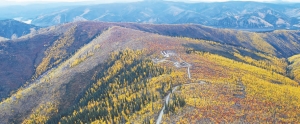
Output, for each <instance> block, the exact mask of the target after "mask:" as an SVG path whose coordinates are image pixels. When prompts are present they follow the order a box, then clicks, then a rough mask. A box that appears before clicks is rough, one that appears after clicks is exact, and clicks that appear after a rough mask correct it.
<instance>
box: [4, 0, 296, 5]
mask: <svg viewBox="0 0 300 124" xmlns="http://www.w3.org/2000/svg"><path fill="white" fill-rule="evenodd" d="M136 1H142V0H0V4H2V5H13V4H30V3H46V2H96V3H114V2H136ZM168 1H182V2H224V1H257V2H300V0H168Z"/></svg>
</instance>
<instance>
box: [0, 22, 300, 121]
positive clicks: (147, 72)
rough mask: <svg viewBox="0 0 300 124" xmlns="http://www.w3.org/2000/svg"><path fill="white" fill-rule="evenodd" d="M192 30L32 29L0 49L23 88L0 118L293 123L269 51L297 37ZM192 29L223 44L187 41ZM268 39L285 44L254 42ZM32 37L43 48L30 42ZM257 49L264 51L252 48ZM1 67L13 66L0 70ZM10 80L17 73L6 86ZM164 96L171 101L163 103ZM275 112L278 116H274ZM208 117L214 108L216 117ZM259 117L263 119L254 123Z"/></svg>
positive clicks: (287, 87)
mask: <svg viewBox="0 0 300 124" xmlns="http://www.w3.org/2000/svg"><path fill="white" fill-rule="evenodd" d="M193 27H195V25H147V24H135V23H101V22H76V23H68V24H64V25H61V26H55V27H49V28H46V29H41V30H40V31H39V33H40V34H37V35H34V36H32V37H24V38H21V39H18V40H16V41H13V42H12V41H5V42H0V43H1V47H2V48H3V51H2V53H1V57H5V56H8V55H10V56H12V57H11V58H12V60H14V61H16V62H13V63H12V62H11V61H10V62H9V61H8V60H9V59H8V60H7V59H3V60H7V61H0V62H1V64H2V65H4V66H1V67H11V68H14V69H16V70H17V69H18V68H22V69H23V68H25V69H26V70H27V71H26V72H25V71H24V72H19V73H18V74H16V73H14V74H11V79H7V80H8V81H11V82H13V83H18V82H20V83H19V85H22V83H25V81H29V82H28V84H27V85H24V86H23V87H22V88H19V89H18V90H17V91H16V92H15V93H13V94H12V95H11V96H9V97H7V98H6V99H4V100H3V101H1V103H0V111H1V112H0V121H1V122H3V123H22V122H23V123H31V122H35V123H45V122H47V123H58V122H61V123H81V122H83V123H93V122H94V123H103V122H107V123H118V122H131V123H143V122H145V123H146V122H155V121H156V119H157V117H158V113H159V111H160V110H161V109H162V107H163V106H164V105H165V110H166V113H165V114H164V116H163V119H162V121H166V122H167V123H168V122H169V121H168V118H169V117H170V118H171V117H172V116H175V117H179V116H180V117H181V118H182V120H177V122H179V121H182V122H184V119H186V120H188V121H187V122H192V121H200V122H202V121H205V120H207V119H209V120H210V122H215V123H217V122H222V121H224V120H222V119H221V118H220V116H222V115H227V116H224V117H226V121H227V122H229V123H234V122H243V121H244V122H253V120H254V119H253V118H256V119H257V120H256V121H257V122H258V123H259V122H262V121H264V122H265V121H266V122H273V121H276V122H278V123H292V122H294V123H298V122H299V118H300V117H299V115H297V113H299V110H300V109H298V108H299V104H298V103H299V99H300V98H299V97H300V96H299V91H300V90H299V83H298V82H296V80H293V79H291V78H290V77H289V76H288V74H287V73H286V72H287V70H286V69H287V67H288V62H287V58H282V57H280V54H278V52H279V48H281V47H291V46H293V45H292V44H295V45H297V44H298V43H299V42H297V41H295V42H294V40H295V39H294V38H293V37H290V36H294V37H297V35H298V34H297V31H283V32H281V33H280V32H279V33H278V31H277V32H268V33H251V32H241V31H231V30H220V29H213V28H208V27H203V26H198V27H197V28H193ZM175 29H177V30H175ZM185 31H193V33H190V34H187V33H184V32H185ZM181 32H182V33H181ZM201 32H202V33H203V32H206V33H203V34H202V35H200V36H201V37H204V36H206V37H207V39H209V38H210V39H213V38H215V37H216V36H220V38H218V39H223V40H216V41H211V40H210V41H209V40H200V39H195V38H197V36H198V34H201ZM214 32H216V33H215V34H218V33H219V32H225V33H224V34H223V35H213V34H214ZM233 32H235V33H233ZM162 34H164V35H162ZM181 34H182V35H181ZM206 34H207V35H206ZM208 34H211V35H208ZM234 34H236V35H239V36H236V35H234ZM275 34H279V35H280V36H281V38H285V39H288V40H287V42H285V43H282V44H283V45H284V46H280V47H279V46H277V47H273V45H274V46H275V45H276V44H271V42H267V41H262V39H261V37H262V36H264V37H263V38H265V39H268V38H270V39H271V38H273V39H274V38H277V37H275V36H276V35H275ZM167 35H170V36H172V37H170V36H167ZM226 35H228V36H230V35H232V36H234V38H232V37H225V36H226ZM51 36H54V37H51ZM180 36H181V37H180ZM182 36H185V37H182ZM249 36H252V37H250V38H249V39H250V40H249V39H248V37H249ZM271 36H274V37H271ZM42 37H44V38H45V39H44V40H42V41H43V42H38V40H37V39H41V38H42ZM237 37H239V38H237ZM226 38H228V39H226ZM281 38H280V37H278V39H277V40H278V41H280V39H281ZM34 39H36V40H34ZM225 39H226V40H225ZM231 39H236V41H234V40H231ZM237 39H239V41H238V40H237ZM230 41H233V42H230ZM257 42H258V43H264V44H266V46H270V49H262V48H261V47H260V46H259V45H256V44H255V43H257ZM238 43H240V44H238ZM17 46H18V47H17ZM28 48H31V49H28ZM263 48H265V47H263ZM267 48H268V47H267ZM277 49H278V50H277ZM286 51H288V50H286ZM294 52H295V53H296V52H298V51H294ZM4 53H5V54H4ZM37 53H40V54H38V55H36V54H37ZM287 53H290V54H293V53H291V52H287ZM298 53H300V52H298ZM26 56H28V57H26ZM286 56H287V55H286ZM20 57H24V58H26V59H24V60H22V62H23V63H22V62H21V61H17V60H19V58H20ZM8 63H10V64H14V65H11V66H6V65H5V64H8ZM28 65H30V66H28ZM27 66H28V67H27ZM7 69H10V68H7ZM12 72H14V71H13V70H12ZM2 73H3V72H2ZM25 74H27V75H25ZM18 75H20V76H23V75H25V76H24V78H23V79H22V80H20V79H19V78H17V79H18V80H19V81H18V82H17V81H16V82H15V81H13V80H12V79H13V77H14V76H15V77H17V76H18ZM31 77H32V80H29V79H30V78H31ZM3 78H5V75H4V76H3ZM26 78H27V79H26ZM11 82H9V83H7V84H6V85H1V86H9V85H10V84H12V83H11ZM203 82H205V83H203ZM204 84H205V85H204ZM194 85H199V87H201V86H202V85H203V87H206V88H207V89H206V90H207V93H204V92H203V94H202V93H201V92H198V90H197V92H195V90H193V88H191V87H197V86H194ZM176 86H177V87H178V89H177V88H175V87H176ZM13 88H15V89H17V88H18V87H13ZM174 88H175V90H174V94H173V92H171V90H173V89H174ZM2 89H3V88H2ZM176 89H177V90H176ZM194 89H195V88H194ZM216 89H220V90H216ZM0 90H1V89H0ZM199 91H201V90H199ZM279 91H285V92H279ZM180 92H186V93H180ZM210 94H212V95H210ZM272 94H276V95H272ZM166 96H170V97H171V98H172V99H171V100H170V102H169V103H166V101H165V99H164V98H165V97H166ZM278 96H279V97H278ZM284 96H288V97H284ZM4 97H6V96H4ZM195 101H196V103H195ZM224 101H226V102H224ZM184 103H186V104H184ZM250 103H253V104H250ZM166 106H167V107H166ZM277 107H280V108H281V109H280V110H279V111H277V112H278V113H275V114H274V111H275V110H278V108H277ZM207 108H211V109H207ZM208 110H222V111H220V113H222V115H221V114H218V113H216V112H214V111H208ZM227 110H228V111H227ZM262 110H263V111H262ZM184 111H186V112H185V113H181V114H180V113H179V115H177V114H178V113H176V112H184ZM199 112H201V113H202V114H201V115H203V116H202V117H197V118H196V115H194V113H199ZM228 112H230V114H228ZM226 113H227V114H226ZM262 113H265V114H264V115H265V116H260V115H261V114H262ZM288 113H290V114H288ZM189 115H193V116H189ZM198 115H199V114H198ZM228 115H230V116H228ZM231 115H234V116H231ZM274 115H275V116H274ZM244 116H247V118H244ZM232 117H234V118H232ZM243 119H244V120H243ZM171 120H173V119H171Z"/></svg>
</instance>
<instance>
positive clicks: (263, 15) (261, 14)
mask: <svg viewBox="0 0 300 124" xmlns="http://www.w3.org/2000/svg"><path fill="white" fill-rule="evenodd" d="M258 15H259V17H260V18H265V17H266V14H265V13H261V12H258Z"/></svg>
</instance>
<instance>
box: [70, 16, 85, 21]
mask: <svg viewBox="0 0 300 124" xmlns="http://www.w3.org/2000/svg"><path fill="white" fill-rule="evenodd" d="M73 21H74V22H77V21H87V19H85V18H83V17H82V16H76V17H75V18H73Z"/></svg>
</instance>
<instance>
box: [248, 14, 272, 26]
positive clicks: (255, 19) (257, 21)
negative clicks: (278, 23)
mask: <svg viewBox="0 0 300 124" xmlns="http://www.w3.org/2000/svg"><path fill="white" fill-rule="evenodd" d="M248 22H249V23H252V24H263V25H264V27H273V25H272V24H270V23H269V22H267V21H265V20H263V19H261V18H259V17H256V16H251V18H250V19H248Z"/></svg>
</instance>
